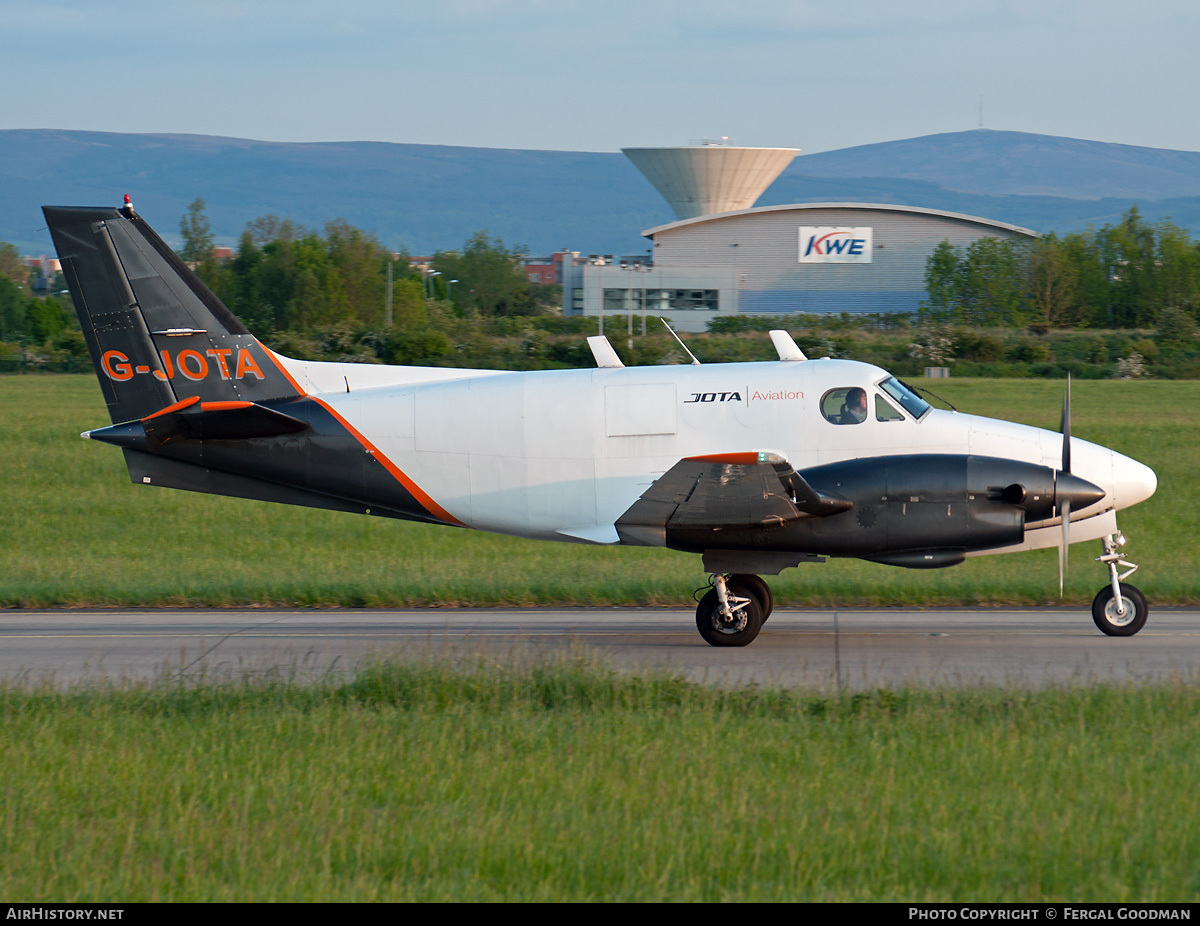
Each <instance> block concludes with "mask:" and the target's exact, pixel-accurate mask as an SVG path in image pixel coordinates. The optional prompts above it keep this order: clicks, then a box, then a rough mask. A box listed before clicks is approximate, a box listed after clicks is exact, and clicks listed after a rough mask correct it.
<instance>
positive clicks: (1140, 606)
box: [1092, 531, 1149, 637]
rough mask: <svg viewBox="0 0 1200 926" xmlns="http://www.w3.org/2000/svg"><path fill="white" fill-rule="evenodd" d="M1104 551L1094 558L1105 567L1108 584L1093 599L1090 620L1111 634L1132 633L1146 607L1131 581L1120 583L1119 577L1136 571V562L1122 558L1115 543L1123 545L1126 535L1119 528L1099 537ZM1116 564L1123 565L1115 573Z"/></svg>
mask: <svg viewBox="0 0 1200 926" xmlns="http://www.w3.org/2000/svg"><path fill="white" fill-rule="evenodd" d="M1100 543H1101V545H1102V546H1103V548H1104V552H1103V553H1102V554H1101V555H1100V556H1097V557H1096V562H1098V563H1104V565H1105V566H1107V567H1108V585H1106V586H1104V588H1102V589H1100V591H1099V592H1098V593H1097V594H1096V597H1095V599H1094V600H1093V601H1092V620H1093V621H1095V622H1096V626H1097V627H1099V628H1100V629H1101V630H1102V631H1104V632H1105V633H1106V634H1108V635H1109V636H1110V637H1132V636H1133V635H1134V634H1135V633H1137V632H1138V631H1139V630H1141V629H1142V627H1143V626H1145V624H1146V615H1147V613H1148V611H1149V609H1148V607H1147V605H1146V598H1145V596H1144V595H1143V594H1142V593H1141V591H1140V590H1138V588H1137V586H1134V585H1122V584H1121V583H1122V581H1124V580H1125V579H1127V578H1129V577H1130V576H1131V575H1133V574H1134V573H1135V572H1137V568H1138V567H1137V566H1135V565H1134V564H1133V563H1129V562H1126V561H1125V560H1123V559H1121V554H1120V553H1118V552H1117V547H1122V546H1124V545H1125V535H1124V534H1122V533H1121V532H1120V531H1117V532H1116V533H1115V534H1109V535H1108V536H1107V537H1102V538H1101V539H1100ZM1117 567H1125V572H1122V573H1118V572H1117Z"/></svg>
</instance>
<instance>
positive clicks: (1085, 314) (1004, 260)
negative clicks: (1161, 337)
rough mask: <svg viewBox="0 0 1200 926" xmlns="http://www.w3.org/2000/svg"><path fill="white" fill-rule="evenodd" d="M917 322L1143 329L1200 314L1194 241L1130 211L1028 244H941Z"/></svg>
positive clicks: (1199, 248) (1198, 252)
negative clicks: (1096, 225) (1098, 224)
mask: <svg viewBox="0 0 1200 926" xmlns="http://www.w3.org/2000/svg"><path fill="white" fill-rule="evenodd" d="M925 283H926V287H927V289H928V292H929V296H928V299H927V300H926V302H925V303H924V304H923V305H922V307H921V312H920V315H921V318H922V319H923V320H925V321H927V322H932V323H955V324H963V325H971V326H976V327H1008V328H1024V327H1034V328H1035V329H1042V330H1048V329H1051V328H1102V329H1121V328H1124V329H1131V328H1133V329H1148V328H1156V327H1159V326H1161V325H1162V324H1163V323H1164V321H1170V320H1171V319H1174V318H1179V319H1191V320H1192V321H1193V322H1194V321H1195V320H1196V318H1197V315H1198V314H1200V243H1197V242H1195V241H1193V240H1192V238H1191V236H1190V235H1189V234H1188V232H1187V231H1186V230H1185V229H1182V228H1179V227H1178V226H1177V225H1175V224H1173V223H1172V222H1170V221H1169V220H1162V221H1160V222H1157V223H1154V224H1153V225H1152V224H1150V223H1149V222H1147V221H1146V220H1145V219H1144V218H1143V217H1142V215H1141V214H1140V213H1139V212H1138V209H1137V207H1136V206H1134V207H1132V208H1131V209H1130V210H1129V211H1128V212H1126V213H1125V215H1124V216H1122V218H1121V220H1120V221H1119V222H1117V223H1116V224H1112V225H1105V226H1103V227H1102V228H1100V229H1098V230H1095V229H1088V230H1087V231H1079V232H1071V233H1070V234H1066V235H1062V236H1059V235H1056V234H1053V233H1050V234H1047V235H1044V236H1042V237H1040V238H1037V239H1034V240H1032V241H1027V240H1020V239H1011V238H1009V239H1005V238H981V239H979V240H978V241H975V242H972V243H971V244H970V245H967V246H966V247H961V248H956V247H954V246H952V245H951V244H950V243H949V242H948V241H943V242H942V243H941V244H940V245H938V247H937V248H936V249H935V250H934V252H933V254H931V255H930V257H929V260H928V262H927V264H926V270H925Z"/></svg>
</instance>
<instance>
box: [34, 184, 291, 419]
mask: <svg viewBox="0 0 1200 926" xmlns="http://www.w3.org/2000/svg"><path fill="white" fill-rule="evenodd" d="M42 211H43V212H44V213H45V216H46V221H47V223H48V224H49V226H50V234H51V236H52V237H53V239H54V246H55V248H56V249H57V250H58V256H59V259H60V260H61V261H62V270H63V275H64V276H65V277H66V280H67V286H68V287H69V288H70V290H71V296H72V298H73V299H74V301H75V311H76V312H77V313H78V315H79V323H80V325H81V326H82V327H83V335H84V338H85V339H86V340H87V344H88V350H89V351H90V352H91V355H92V362H93V363H94V364H95V365H96V375H97V377H98V378H99V380H100V387H101V389H103V391H104V398H105V401H107V403H108V411H109V414H110V415H111V416H112V420H113V422H114V423H116V422H123V421H132V420H135V419H140V418H145V417H147V416H148V415H152V414H154V413H155V412H157V411H160V410H162V409H164V408H166V407H168V406H170V405H174V404H176V403H177V402H181V401H185V400H187V399H190V398H192V397H193V396H195V397H198V398H199V399H200V400H201V401H204V402H222V401H250V402H259V401H262V400H264V399H273V398H284V397H287V396H295V395H300V394H301V390H300V388H299V386H297V384H296V382H295V381H294V380H293V379H292V378H291V376H290V375H288V373H287V371H286V370H285V369H284V368H283V366H282V365H281V364H280V363H279V362H278V361H277V360H276V358H275V355H274V354H272V353H271V352H270V351H269V350H268V349H267V348H265V347H263V345H262V344H260V343H259V341H258V339H257V338H255V337H254V336H253V335H252V334H250V332H248V331H247V330H246V329H245V327H244V326H243V325H242V323H241V322H239V321H238V320H237V319H236V318H235V317H234V316H233V313H232V312H230V311H229V310H228V309H227V308H225V306H224V305H222V303H221V301H220V300H219V299H218V298H217V297H216V296H214V295H213V294H212V292H211V291H210V290H209V289H208V287H206V286H205V285H204V284H203V283H202V282H200V279H199V278H198V277H197V276H196V274H194V273H193V272H192V271H191V270H190V269H188V267H187V265H186V264H184V263H183V261H181V260H180V259H179V257H178V256H176V254H175V253H174V252H173V251H172V250H171V249H170V248H169V247H167V245H166V244H165V243H164V242H163V240H162V239H161V238H159V237H158V235H156V234H155V233H154V230H153V229H152V228H150V226H149V225H147V224H146V222H145V221H144V220H143V219H142V218H141V216H139V215H137V214H136V213H135V212H134V211H133V209H132V208H131V207H129V206H126V207H125V208H124V209H115V208H104V207H87V206H44V207H43V208H42Z"/></svg>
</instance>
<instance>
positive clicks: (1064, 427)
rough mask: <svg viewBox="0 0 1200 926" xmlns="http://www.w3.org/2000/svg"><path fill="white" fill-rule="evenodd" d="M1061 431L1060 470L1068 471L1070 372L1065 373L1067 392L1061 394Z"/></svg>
mask: <svg viewBox="0 0 1200 926" xmlns="http://www.w3.org/2000/svg"><path fill="white" fill-rule="evenodd" d="M1058 429H1059V430H1060V431H1062V436H1063V450H1062V471H1063V472H1064V473H1069V472H1070V471H1071V374H1070V373H1068V374H1067V394H1066V395H1065V396H1063V413H1062V424H1060V425H1059V428H1058Z"/></svg>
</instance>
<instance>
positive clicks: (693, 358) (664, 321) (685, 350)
mask: <svg viewBox="0 0 1200 926" xmlns="http://www.w3.org/2000/svg"><path fill="white" fill-rule="evenodd" d="M659 321H660V322H662V323H663V327H665V328H666V329H667V330H668V331H669V332H671V337H673V338H674V339H675V340H676V341H677V342H678V344H679V346H680V347H682V348H683V352H684V353H685V354H687V355H688V356H689V357H691V358H692V366H694V367H698V366H700V361H699V360H697V359H696V355H695V354H693V353H692V352H691V351H690V350H688V349H687V345H686V344H684V343H683V341H681V340H679V335H677V334H676V333H675V329H674V328H672V327H671V326H670V325H669V324H667V320H666V319H665V318H660V319H659Z"/></svg>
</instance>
